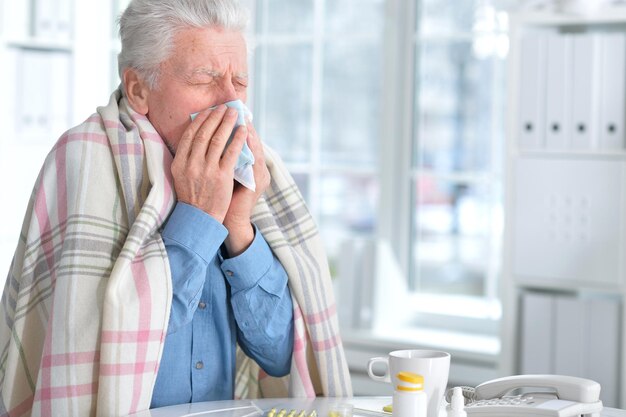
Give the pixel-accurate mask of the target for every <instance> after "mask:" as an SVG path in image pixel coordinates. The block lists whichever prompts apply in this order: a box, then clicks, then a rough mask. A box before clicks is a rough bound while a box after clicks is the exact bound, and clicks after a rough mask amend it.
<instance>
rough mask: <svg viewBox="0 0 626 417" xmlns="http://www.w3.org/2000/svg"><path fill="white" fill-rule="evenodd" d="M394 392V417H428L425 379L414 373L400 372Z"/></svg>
mask: <svg viewBox="0 0 626 417" xmlns="http://www.w3.org/2000/svg"><path fill="white" fill-rule="evenodd" d="M396 379H397V381H398V385H397V386H396V387H395V390H394V392H393V412H392V414H393V416H394V417H426V408H427V404H428V401H427V398H426V393H425V392H424V377H423V376H422V375H418V374H414V373H412V372H399V373H398V374H397V375H396Z"/></svg>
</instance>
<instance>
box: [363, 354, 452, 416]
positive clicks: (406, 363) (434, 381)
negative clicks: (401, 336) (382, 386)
mask: <svg viewBox="0 0 626 417" xmlns="http://www.w3.org/2000/svg"><path fill="white" fill-rule="evenodd" d="M375 363H384V364H385V365H386V369H385V374H384V375H382V376H380V375H376V374H374V371H373V370H372V367H373V366H374V364H375ZM402 371H406V372H413V373H415V374H419V375H422V376H423V377H424V392H425V393H426V395H427V397H428V407H427V408H428V411H427V416H428V417H438V416H439V406H440V404H441V402H442V400H443V395H444V393H445V391H446V385H447V384H448V373H449V372H450V354H449V353H447V352H439V351H436V350H396V351H393V352H390V353H389V356H388V357H386V358H372V359H370V360H369V362H368V363H367V373H368V374H369V376H370V378H372V379H373V380H375V381H381V382H391V383H393V387H394V389H395V388H396V387H397V386H398V382H399V381H398V378H397V377H396V375H398V373H399V372H402Z"/></svg>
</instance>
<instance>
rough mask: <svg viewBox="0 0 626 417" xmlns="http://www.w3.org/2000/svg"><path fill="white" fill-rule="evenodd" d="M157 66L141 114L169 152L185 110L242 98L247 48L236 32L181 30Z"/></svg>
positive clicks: (184, 121) (175, 144) (185, 119)
mask: <svg viewBox="0 0 626 417" xmlns="http://www.w3.org/2000/svg"><path fill="white" fill-rule="evenodd" d="M160 70H161V71H160V76H159V79H158V81H157V85H156V86H155V88H154V89H153V90H150V92H149V94H148V113H147V117H148V119H149V120H150V122H151V123H152V125H153V126H154V127H155V128H156V130H157V132H159V134H160V135H161V137H162V138H163V139H165V141H166V142H167V144H168V146H169V147H170V148H171V149H172V150H174V151H175V150H176V149H177V147H178V142H179V141H180V138H181V136H182V134H183V132H184V130H185V129H186V128H187V126H188V125H189V123H190V118H189V115H190V114H191V113H197V112H200V111H202V110H204V109H206V108H208V107H211V106H215V105H218V104H222V103H225V102H227V101H231V100H236V99H240V100H241V101H243V102H244V103H245V101H246V98H247V90H246V89H247V86H248V64H247V52H246V43H245V40H244V38H243V35H242V34H241V33H239V32H232V31H228V30H223V29H221V28H213V29H199V28H192V29H186V30H183V31H181V32H179V33H178V34H177V35H176V36H175V38H174V48H173V51H172V54H171V56H170V57H169V59H168V60H166V61H165V62H163V63H162V64H161V67H160Z"/></svg>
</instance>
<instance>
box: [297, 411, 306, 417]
mask: <svg viewBox="0 0 626 417" xmlns="http://www.w3.org/2000/svg"><path fill="white" fill-rule="evenodd" d="M298 417H306V411H304V410H302V411H300V414H298Z"/></svg>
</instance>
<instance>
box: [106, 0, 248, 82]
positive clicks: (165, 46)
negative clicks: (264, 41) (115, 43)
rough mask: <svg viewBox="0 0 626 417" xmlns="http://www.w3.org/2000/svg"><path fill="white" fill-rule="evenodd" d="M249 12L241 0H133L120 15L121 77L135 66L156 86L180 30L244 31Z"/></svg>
mask: <svg viewBox="0 0 626 417" xmlns="http://www.w3.org/2000/svg"><path fill="white" fill-rule="evenodd" d="M248 16H249V15H248V11H247V9H245V8H244V7H243V6H241V5H240V4H239V2H238V1H237V0H132V1H131V2H130V4H129V5H128V7H127V8H126V10H125V11H124V13H122V15H121V16H120V18H119V27H120V32H119V33H120V38H121V40H122V51H121V52H120V53H119V55H118V72H119V75H120V78H121V79H122V80H123V72H124V69H126V68H133V69H135V70H136V71H137V72H138V73H139V76H140V77H142V78H143V79H144V80H145V81H146V82H147V83H148V86H149V87H150V88H154V87H155V86H156V85H157V81H158V78H159V66H160V65H161V63H162V62H164V61H166V60H167V58H168V57H169V56H170V53H171V52H172V48H173V40H174V36H175V35H176V33H178V32H179V31H180V30H182V29H186V28H192V27H193V28H212V27H222V28H224V29H228V30H233V31H238V32H243V31H244V29H245V27H246V25H247V23H248V18H249V17H248Z"/></svg>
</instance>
